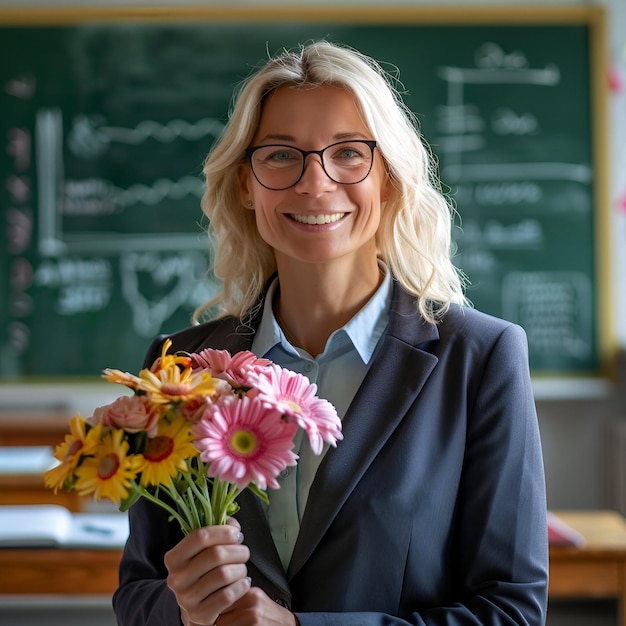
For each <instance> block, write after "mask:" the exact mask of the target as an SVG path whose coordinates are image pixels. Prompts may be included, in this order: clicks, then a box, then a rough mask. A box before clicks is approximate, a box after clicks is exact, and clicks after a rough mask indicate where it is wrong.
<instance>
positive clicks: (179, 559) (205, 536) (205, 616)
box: [165, 519, 271, 626]
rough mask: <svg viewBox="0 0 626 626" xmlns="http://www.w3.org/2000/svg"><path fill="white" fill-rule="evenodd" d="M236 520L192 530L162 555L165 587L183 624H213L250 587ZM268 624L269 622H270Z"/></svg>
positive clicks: (241, 539)
mask: <svg viewBox="0 0 626 626" xmlns="http://www.w3.org/2000/svg"><path fill="white" fill-rule="evenodd" d="M242 541H243V536H242V534H241V527H240V526H239V523H238V522H237V521H236V520H234V519H231V520H229V522H228V524H226V525H225V526H207V527H205V528H200V529H198V530H194V531H193V532H191V533H190V534H189V535H188V536H187V537H185V538H184V539H183V540H182V541H181V542H180V543H178V545H176V546H175V547H174V548H172V549H171V550H170V551H169V552H166V554H165V566H166V567H167V570H168V572H169V573H168V576H167V586H168V587H169V588H170V589H171V590H172V591H173V592H174V595H175V596H176V601H177V602H178V605H179V606H180V610H181V617H182V619H183V623H184V624H185V625H186V626H196V625H198V626H205V625H207V626H213V624H215V622H216V621H217V618H218V617H219V615H220V614H221V613H224V612H225V611H227V610H229V609H230V608H231V607H232V606H233V604H234V603H235V602H237V601H238V600H240V599H241V598H243V597H244V596H245V594H246V593H247V592H248V591H249V589H250V579H249V578H247V573H248V572H247V568H246V562H247V561H248V559H249V558H250V551H249V550H248V548H247V547H246V546H244V545H242ZM270 623H271V622H270Z"/></svg>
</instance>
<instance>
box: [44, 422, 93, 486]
mask: <svg viewBox="0 0 626 626" xmlns="http://www.w3.org/2000/svg"><path fill="white" fill-rule="evenodd" d="M101 430H102V428H101V427H95V428H91V429H90V430H89V432H87V422H86V421H85V419H84V418H83V416H82V415H80V414H79V413H77V414H76V415H74V417H72V419H71V420H70V432H69V433H68V434H67V435H65V440H64V441H63V442H62V443H60V444H59V445H58V446H57V447H56V450H55V451H54V458H55V459H57V461H60V463H59V464H58V465H56V466H55V467H53V468H52V469H50V470H48V471H47V472H46V474H45V476H44V482H45V484H46V487H50V488H51V489H54V493H57V491H58V490H59V489H62V488H63V486H64V485H65V484H66V483H68V486H69V484H71V482H72V480H73V477H74V470H75V469H76V467H77V466H78V464H79V462H80V460H81V458H82V457H83V456H85V455H88V454H93V452H94V450H95V449H96V447H97V446H98V442H99V439H100V432H101Z"/></svg>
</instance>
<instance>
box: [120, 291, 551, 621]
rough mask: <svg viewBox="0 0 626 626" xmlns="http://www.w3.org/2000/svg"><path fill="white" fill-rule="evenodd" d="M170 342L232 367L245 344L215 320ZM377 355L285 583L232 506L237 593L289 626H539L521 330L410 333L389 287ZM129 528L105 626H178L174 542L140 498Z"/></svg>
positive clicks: (416, 328)
mask: <svg viewBox="0 0 626 626" xmlns="http://www.w3.org/2000/svg"><path fill="white" fill-rule="evenodd" d="M255 323H258V319H257V320H256V322H255ZM172 339H173V342H174V344H173V346H174V349H177V350H187V351H190V352H194V351H199V350H201V349H203V348H206V347H211V348H219V349H227V350H230V351H231V352H237V351H240V350H245V349H249V348H250V345H251V341H252V336H251V334H250V330H249V329H248V331H247V332H246V331H242V330H241V329H240V328H238V326H237V322H236V320H234V319H233V318H224V319H221V320H217V321H214V322H209V323H206V324H203V325H199V326H195V327H191V328H188V329H186V330H183V331H181V332H179V333H177V334H174V335H173V336H172ZM381 341H382V342H383V343H382V346H381V347H380V349H379V350H378V351H377V352H376V357H375V359H374V361H373V362H372V364H371V367H370V370H369V372H368V373H367V376H366V378H365V380H364V381H363V384H362V385H361V387H360V389H359V391H358V392H357V394H356V396H355V398H354V400H353V402H352V404H351V405H350V408H349V410H348V411H347V413H346V415H345V417H344V421H343V433H344V440H343V441H341V442H339V444H338V446H337V448H334V449H333V448H331V450H330V451H329V452H328V454H327V455H326V456H325V457H324V459H323V461H322V463H321V465H320V467H319V470H318V472H317V474H316V477H315V480H314V482H313V485H312V487H311V491H310V494H309V499H308V502H307V506H306V510H305V512H304V514H303V517H302V522H301V527H300V532H299V535H298V538H297V541H296V545H295V548H294V551H293V556H292V558H291V562H290V564H289V568H288V571H287V572H286V573H285V571H284V569H283V567H282V565H281V562H280V559H279V557H278V553H277V552H276V549H275V547H274V543H273V540H272V537H271V534H270V531H269V527H268V524H267V521H266V518H265V515H264V513H263V510H262V508H261V505H260V502H259V501H258V499H257V498H256V497H255V496H254V495H252V494H251V493H250V492H248V491H246V492H244V493H243V494H241V496H240V498H239V503H240V505H241V510H240V512H239V513H238V514H237V518H238V519H239V521H240V523H241V526H242V530H243V533H244V537H245V539H244V541H245V543H246V545H248V546H249V548H250V552H251V557H250V561H249V563H248V573H249V575H250V576H251V578H252V584H253V585H255V586H258V587H261V588H262V589H264V590H265V592H266V593H267V594H268V595H269V596H270V597H271V598H273V599H274V600H276V601H277V602H280V603H281V604H283V605H284V606H287V607H289V608H290V609H291V610H292V611H294V612H295V613H296V614H297V616H298V618H299V620H300V623H301V624H302V626H313V625H316V626H317V625H320V626H321V625H324V626H331V625H336V626H347V625H350V626H369V625H371V626H374V625H377V626H383V625H385V626H389V625H392V624H414V625H418V624H419V625H426V624H428V625H433V626H434V625H441V626H443V625H444V624H445V625H446V626H455V625H458V626H461V625H468V624H476V625H478V624H481V625H487V626H498V625H505V624H509V625H511V624H518V625H519V624H524V625H528V626H530V625H533V626H541V625H543V624H544V623H545V614H546V604H547V579H548V546H547V531H546V500H545V484H544V474H543V462H542V455H541V446H540V440H539V431H538V424H537V416H536V410H535V404H534V399H533V393H532V388H531V382H530V375H529V370H528V354H527V342H526V336H525V334H524V331H523V330H522V329H521V328H520V327H519V326H516V325H514V324H511V323H509V322H505V321H503V320H500V319H497V318H494V317H490V316H488V315H485V314H483V313H480V312H477V311H475V310H473V309H470V308H465V307H459V306H453V307H452V308H451V309H450V311H449V312H448V313H447V314H446V315H445V317H444V318H443V320H442V321H441V323H439V324H437V325H433V324H429V323H426V322H425V321H424V320H423V319H422V318H421V317H420V315H419V314H418V312H417V310H416V306H415V302H414V299H413V298H412V297H411V296H409V295H408V294H407V293H405V292H404V291H403V290H402V289H401V288H400V287H399V286H398V285H397V284H395V285H394V292H393V298H392V309H391V316H390V322H389V326H388V328H387V330H386V332H385V334H384V336H383V337H382V339H381ZM158 351H159V343H158V342H155V344H153V346H152V348H151V351H150V352H149V354H148V356H147V361H146V362H152V360H154V358H155V357H156V356H157V354H158ZM130 523H131V535H130V538H129V541H128V543H127V545H126V548H125V550H124V555H123V558H122V562H121V566H120V586H119V589H118V590H117V591H116V593H115V595H114V599H113V604H114V609H115V612H116V614H117V618H118V624H120V625H122V626H140V625H141V626H143V625H145V626H152V625H154V626H156V625H163V626H166V625H167V626H172V625H173V624H178V623H180V616H179V609H178V606H177V604H176V600H175V598H174V595H173V593H172V592H171V591H170V590H169V589H168V588H167V586H166V583H165V577H166V576H167V570H166V568H165V566H164V564H163V554H164V553H165V552H166V551H167V550H168V549H170V548H171V547H172V546H173V545H175V544H176V543H177V542H178V541H179V540H180V539H181V533H180V530H179V529H178V526H177V524H176V523H168V522H167V515H166V514H165V513H163V512H162V511H161V509H159V508H157V507H156V506H155V505H153V504H151V503H149V502H147V501H146V500H144V499H142V500H140V501H139V502H137V503H136V504H135V505H134V506H133V507H132V508H131V510H130Z"/></svg>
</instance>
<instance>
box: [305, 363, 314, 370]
mask: <svg viewBox="0 0 626 626" xmlns="http://www.w3.org/2000/svg"><path fill="white" fill-rule="evenodd" d="M313 367H314V366H313V363H311V362H308V363H306V365H305V366H304V371H305V372H310V371H312V370H313Z"/></svg>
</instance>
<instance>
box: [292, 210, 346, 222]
mask: <svg viewBox="0 0 626 626" xmlns="http://www.w3.org/2000/svg"><path fill="white" fill-rule="evenodd" d="M344 215H345V213H331V214H324V215H296V214H295V213H294V214H292V215H291V217H292V219H294V220H295V221H296V222H300V224H332V223H333V222H338V221H339V220H340V219H341V218H342V217H343V216H344Z"/></svg>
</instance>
